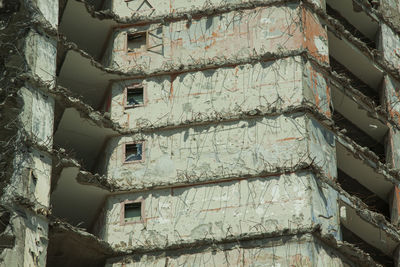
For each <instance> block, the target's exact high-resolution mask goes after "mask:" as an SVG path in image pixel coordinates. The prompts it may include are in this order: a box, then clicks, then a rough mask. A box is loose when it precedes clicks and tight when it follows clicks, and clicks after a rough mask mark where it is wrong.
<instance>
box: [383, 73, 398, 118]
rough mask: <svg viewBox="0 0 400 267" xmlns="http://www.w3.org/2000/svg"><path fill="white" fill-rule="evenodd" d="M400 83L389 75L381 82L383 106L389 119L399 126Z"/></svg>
mask: <svg viewBox="0 0 400 267" xmlns="http://www.w3.org/2000/svg"><path fill="white" fill-rule="evenodd" d="M399 88H400V82H399V81H397V80H395V79H394V78H393V77H391V76H389V75H385V77H384V80H383V90H384V105H385V108H386V110H387V112H388V113H389V115H390V117H391V118H392V119H393V120H394V121H395V122H396V123H397V124H398V125H400V103H399V102H400V91H399Z"/></svg>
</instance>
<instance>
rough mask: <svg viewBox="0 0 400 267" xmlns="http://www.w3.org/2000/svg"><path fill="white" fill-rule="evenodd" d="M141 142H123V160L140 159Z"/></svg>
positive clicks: (132, 160)
mask: <svg viewBox="0 0 400 267" xmlns="http://www.w3.org/2000/svg"><path fill="white" fill-rule="evenodd" d="M142 150H143V144H142V143H137V144H125V162H134V161H139V160H142V158H143V157H142Z"/></svg>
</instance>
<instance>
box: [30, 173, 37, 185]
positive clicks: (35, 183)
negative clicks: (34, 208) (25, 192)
mask: <svg viewBox="0 0 400 267" xmlns="http://www.w3.org/2000/svg"><path fill="white" fill-rule="evenodd" d="M31 179H32V184H33V186H34V187H36V185H37V181H38V179H37V177H36V176H35V174H34V173H33V172H32V173H31Z"/></svg>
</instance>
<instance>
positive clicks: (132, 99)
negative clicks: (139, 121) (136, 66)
mask: <svg viewBox="0 0 400 267" xmlns="http://www.w3.org/2000/svg"><path fill="white" fill-rule="evenodd" d="M143 95H144V94H143V87H135V88H127V89H126V106H128V107H134V106H139V105H143V104H144V97H143Z"/></svg>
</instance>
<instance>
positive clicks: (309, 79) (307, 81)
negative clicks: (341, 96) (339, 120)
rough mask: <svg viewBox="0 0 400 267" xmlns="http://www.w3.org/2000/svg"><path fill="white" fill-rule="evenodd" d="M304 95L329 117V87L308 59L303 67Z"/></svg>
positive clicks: (324, 78)
mask: <svg viewBox="0 0 400 267" xmlns="http://www.w3.org/2000/svg"><path fill="white" fill-rule="evenodd" d="M303 88H304V89H303V91H304V97H305V98H306V99H307V100H308V101H310V102H311V103H313V104H314V105H315V106H316V107H317V108H318V110H319V111H320V112H321V113H322V114H324V115H325V116H327V117H331V115H332V114H331V108H330V106H331V89H330V86H329V82H328V81H327V78H326V77H325V75H324V74H323V73H322V72H321V71H320V70H319V69H318V68H317V67H316V66H315V64H313V63H311V62H310V61H307V62H305V64H304V69H303Z"/></svg>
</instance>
